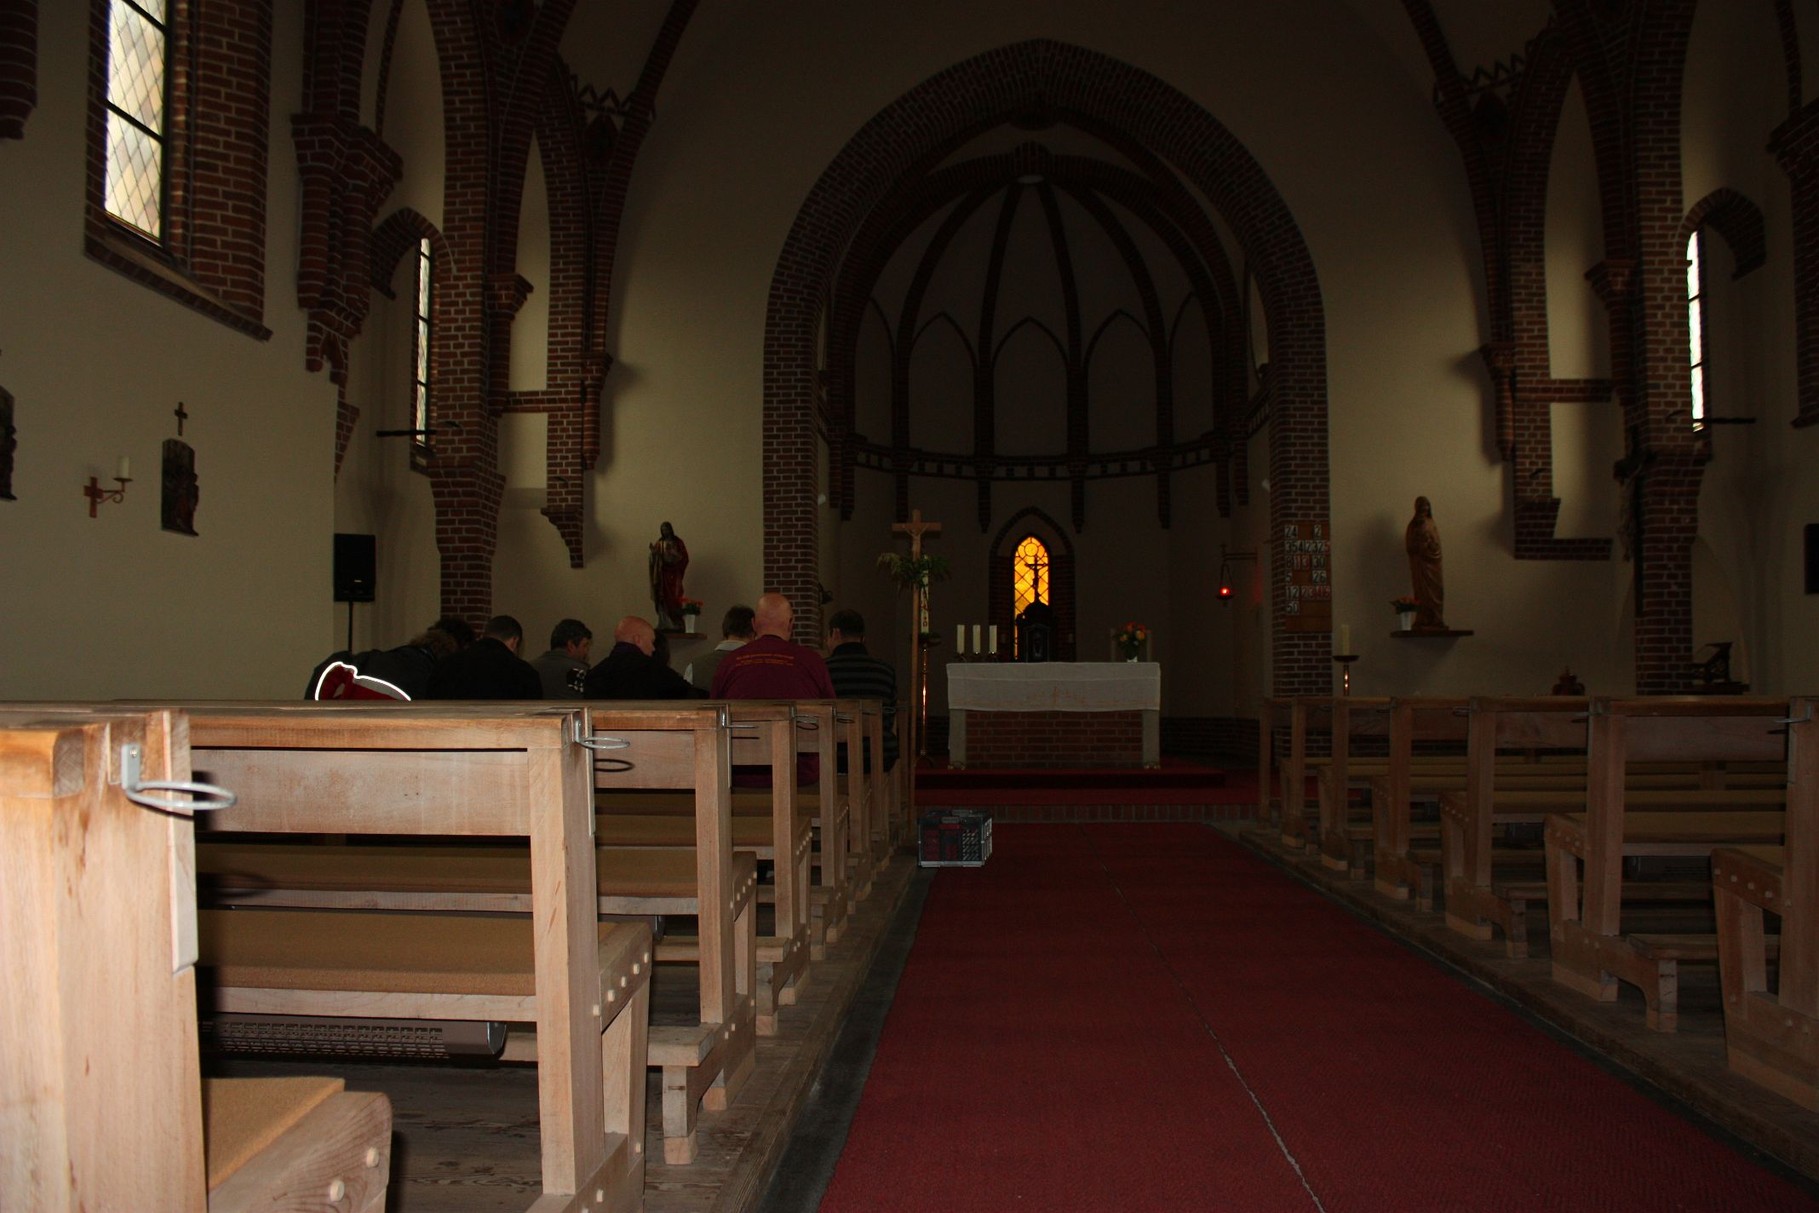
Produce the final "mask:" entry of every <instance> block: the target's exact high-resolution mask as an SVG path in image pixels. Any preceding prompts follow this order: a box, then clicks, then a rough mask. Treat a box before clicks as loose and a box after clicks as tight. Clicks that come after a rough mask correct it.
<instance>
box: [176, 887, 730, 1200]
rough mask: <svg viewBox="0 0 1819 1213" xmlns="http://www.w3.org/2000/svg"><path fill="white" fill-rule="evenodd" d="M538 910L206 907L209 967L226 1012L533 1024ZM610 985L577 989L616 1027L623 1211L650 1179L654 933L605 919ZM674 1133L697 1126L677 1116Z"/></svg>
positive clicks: (611, 1129) (606, 1084)
mask: <svg viewBox="0 0 1819 1213" xmlns="http://www.w3.org/2000/svg"><path fill="white" fill-rule="evenodd" d="M534 931H535V926H534V924H533V922H532V920H531V919H530V918H528V917H515V916H514V917H508V916H503V915H486V914H399V913H382V912H375V911H366V910H350V911H339V910H265V909H251V908H244V907H235V908H231V909H211V910H203V911H201V912H200V913H199V914H198V916H197V939H198V943H199V964H200V965H201V967H202V969H203V970H204V972H205V973H206V974H207V976H208V977H209V978H210V979H211V982H212V984H211V986H210V988H209V997H210V999H211V1000H212V1004H213V1006H214V1008H215V1009H216V1010H217V1011H220V1012H222V1013H224V1014H248V1015H300V1016H338V1017H339V1016H345V1017H359V1018H370V1019H444V1020H471V1021H499V1022H504V1023H517V1024H528V1023H534V1022H535V1021H536V1017H537V1007H536V1004H537V974H536V967H535V964H534V962H533V956H534V952H533V947H532V938H533V934H534ZM596 931H597V946H598V955H599V973H600V977H599V984H598V985H597V986H596V987H595V988H592V989H587V990H578V991H576V992H575V997H576V998H577V999H579V1000H580V1001H581V1002H582V1003H583V1004H584V1005H585V1006H586V1008H587V1010H586V1014H588V1015H590V1016H591V1017H592V1018H593V1020H594V1021H595V1026H596V1028H597V1030H598V1031H600V1032H601V1033H602V1034H604V1036H605V1038H606V1044H605V1049H604V1055H605V1058H606V1063H605V1065H604V1066H603V1067H602V1069H603V1073H602V1074H600V1075H598V1076H596V1078H595V1081H596V1082H597V1083H599V1084H600V1090H599V1091H598V1092H597V1093H596V1096H595V1097H597V1098H599V1099H600V1100H601V1101H602V1103H603V1105H604V1107H605V1110H606V1124H607V1127H608V1141H607V1143H606V1162H605V1165H604V1166H603V1168H602V1169H601V1171H600V1172H599V1178H597V1179H596V1181H595V1182H597V1183H598V1184H600V1185H601V1186H603V1187H605V1188H611V1189H613V1190H614V1191H615V1193H616V1197H615V1199H614V1201H613V1202H611V1204H610V1207H614V1208H635V1207H637V1202H638V1200H639V1193H641V1192H642V1189H643V1177H644V1082H643V1074H644V1068H645V1067H644V1065H643V1064H640V1062H641V1061H644V1060H645V1059H646V1058H647V1057H648V1043H647V1042H648V1035H647V1033H648V1031H649V1014H650V971H651V960H652V955H651V933H650V928H649V926H648V925H646V924H644V923H622V922H603V923H599V924H598V925H597V927H596ZM665 1129H666V1137H667V1136H669V1135H671V1134H670V1132H669V1131H670V1130H671V1129H673V1130H674V1132H675V1134H676V1135H681V1136H687V1135H690V1134H692V1133H693V1131H694V1126H693V1125H692V1124H687V1125H675V1126H671V1125H667V1124H666V1126H665Z"/></svg>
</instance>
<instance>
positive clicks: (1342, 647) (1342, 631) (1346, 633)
mask: <svg viewBox="0 0 1819 1213" xmlns="http://www.w3.org/2000/svg"><path fill="white" fill-rule="evenodd" d="M1339 651H1340V652H1341V653H1350V652H1351V651H1352V625H1351V624H1349V623H1342V624H1340V625H1339Z"/></svg>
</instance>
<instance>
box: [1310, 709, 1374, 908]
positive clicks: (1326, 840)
mask: <svg viewBox="0 0 1819 1213" xmlns="http://www.w3.org/2000/svg"><path fill="white" fill-rule="evenodd" d="M1328 702H1329V703H1330V706H1329V709H1328V710H1329V712H1330V713H1331V722H1332V725H1331V736H1332V750H1331V753H1330V755H1329V756H1328V758H1327V760H1326V761H1325V762H1323V763H1318V764H1315V770H1314V775H1315V782H1316V792H1317V798H1318V801H1319V806H1320V808H1319V823H1320V825H1319V835H1320V862H1321V864H1322V865H1324V866H1325V867H1328V868H1332V869H1334V870H1336V871H1340V872H1349V873H1350V874H1351V875H1353V876H1362V875H1364V873H1363V871H1362V870H1361V868H1360V866H1359V864H1358V863H1357V861H1356V859H1355V858H1354V848H1353V846H1352V840H1351V837H1350V836H1349V835H1348V834H1347V832H1346V827H1347V826H1348V825H1349V824H1350V823H1349V821H1348V820H1347V815H1348V812H1349V809H1350V796H1351V790H1352V780H1353V776H1352V771H1351V764H1352V738H1354V737H1383V738H1386V739H1387V738H1388V736H1389V731H1390V715H1389V707H1390V701H1389V699H1387V698H1365V697H1363V696H1358V697H1352V696H1347V695H1336V696H1334V697H1333V698H1332V699H1331V700H1330V701H1328Z"/></svg>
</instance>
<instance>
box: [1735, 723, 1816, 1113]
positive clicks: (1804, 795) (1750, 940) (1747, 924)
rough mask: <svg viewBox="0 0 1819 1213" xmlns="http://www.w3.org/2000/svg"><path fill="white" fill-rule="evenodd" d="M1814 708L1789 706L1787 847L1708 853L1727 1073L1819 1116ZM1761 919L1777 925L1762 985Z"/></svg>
mask: <svg viewBox="0 0 1819 1213" xmlns="http://www.w3.org/2000/svg"><path fill="white" fill-rule="evenodd" d="M1816 706H1819V701H1815V700H1813V699H1795V700H1793V701H1792V702H1791V703H1790V704H1789V705H1788V708H1789V710H1788V716H1789V724H1788V738H1787V751H1788V752H1787V790H1788V803H1787V820H1786V831H1787V838H1786V844H1785V846H1782V847H1775V846H1757V847H1747V848H1731V847H1725V848H1720V849H1718V850H1716V851H1714V852H1712V892H1713V900H1714V903H1715V905H1716V909H1717V915H1718V969H1719V980H1720V983H1721V985H1722V987H1723V991H1724V1043H1725V1051H1726V1054H1727V1055H1728V1056H1729V1059H1730V1066H1731V1069H1733V1070H1735V1071H1736V1072H1737V1073H1739V1074H1741V1075H1743V1076H1744V1077H1746V1078H1748V1079H1750V1080H1751V1081H1753V1082H1756V1083H1759V1084H1761V1085H1762V1086H1765V1087H1767V1088H1768V1089H1769V1090H1771V1091H1774V1092H1776V1093H1778V1094H1780V1095H1783V1096H1785V1097H1787V1098H1788V1099H1791V1100H1793V1101H1794V1102H1795V1103H1797V1104H1799V1105H1801V1106H1802V1107H1804V1108H1807V1109H1808V1110H1810V1111H1819V912H1816V911H1815V909H1814V899H1815V897H1819V713H1816V712H1815V707H1816ZM1766 914H1774V915H1778V916H1779V917H1780V919H1781V932H1780V935H1779V936H1778V939H1779V943H1780V967H1779V970H1778V972H1777V974H1776V985H1775V989H1774V990H1773V991H1771V990H1770V989H1769V983H1768V961H1769V947H1768V943H1769V936H1768V935H1767V934H1766V932H1765V929H1764V921H1763V919H1764V917H1765V915H1766Z"/></svg>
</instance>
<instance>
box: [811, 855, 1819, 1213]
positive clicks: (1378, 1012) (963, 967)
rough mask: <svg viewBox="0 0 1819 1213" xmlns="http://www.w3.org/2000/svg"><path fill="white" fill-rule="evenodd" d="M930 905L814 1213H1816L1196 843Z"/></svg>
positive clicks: (1403, 959) (1051, 864)
mask: <svg viewBox="0 0 1819 1213" xmlns="http://www.w3.org/2000/svg"><path fill="white" fill-rule="evenodd" d="M993 846H994V853H993V856H992V859H991V862H990V863H989V864H988V865H987V866H986V867H985V868H984V869H981V870H978V871H971V870H966V871H948V872H943V873H941V875H940V877H939V878H938V879H937V881H936V882H935V886H934V889H933V890H932V892H931V894H930V897H929V901H928V905H927V908H926V909H925V911H924V913H923V917H922V922H921V925H920V928H919V930H918V934H917V939H916V944H915V949H914V951H913V952H912V953H911V955H910V959H909V963H908V966H907V968H906V969H905V971H904V974H903V978H902V981H901V984H900V985H899V988H898V991H897V996H896V1002H895V1004H894V1005H893V1007H892V1009H891V1013H890V1017H889V1020H888V1021H887V1023H886V1025H885V1031H884V1036H883V1039H882V1040H881V1041H880V1042H879V1045H878V1052H877V1057H876V1060H875V1061H874V1063H873V1066H872V1071H871V1077H870V1080H869V1082H868V1083H867V1086H866V1090H865V1095H864V1098H863V1099H862V1101H861V1103H860V1107H859V1111H858V1113H857V1115H856V1116H855V1117H854V1120H853V1124H852V1128H851V1132H850V1135H849V1136H848V1139H847V1144H846V1148H845V1151H844V1153H843V1154H842V1155H841V1158H840V1163H839V1166H838V1167H837V1169H836V1170H835V1173H834V1177H833V1180H832V1182H831V1183H830V1184H829V1187H828V1190H827V1195H826V1198H825V1200H824V1201H823V1203H822V1206H821V1207H822V1209H823V1210H827V1211H829V1213H844V1211H848V1210H850V1211H853V1213H860V1211H864V1210H964V1209H976V1210H988V1209H989V1210H1006V1209H1019V1208H1021V1209H1031V1210H1063V1209H1108V1210H1167V1209H1182V1210H1212V1209H1219V1210H1245V1211H1248V1210H1291V1209H1292V1210H1326V1211H1330V1213H1353V1211H1356V1213H1365V1211H1370V1213H1378V1211H1395V1213H1402V1211H1414V1210H1509V1211H1511V1213H1529V1211H1533V1210H1598V1211H1599V1213H1621V1211H1624V1210H1636V1211H1638V1213H1641V1211H1643V1210H1648V1211H1650V1213H1654V1211H1657V1210H1667V1209H1684V1210H1719V1209H1739V1210H1744V1209H1747V1210H1751V1211H1752V1213H1756V1211H1766V1210H1792V1209H1803V1210H1814V1209H1819V1202H1814V1201H1812V1200H1811V1199H1809V1198H1808V1197H1807V1196H1805V1195H1804V1194H1803V1193H1802V1192H1801V1191H1800V1190H1799V1189H1798V1188H1796V1187H1794V1186H1793V1185H1792V1184H1789V1183H1787V1182H1785V1181H1783V1180H1782V1179H1780V1178H1779V1177H1777V1176H1775V1175H1773V1174H1771V1173H1770V1172H1768V1171H1765V1170H1763V1169H1761V1168H1759V1167H1757V1166H1755V1165H1754V1164H1752V1163H1750V1162H1749V1161H1747V1160H1746V1159H1744V1158H1743V1157H1742V1156H1741V1155H1739V1154H1737V1153H1735V1152H1734V1151H1732V1150H1730V1149H1729V1148H1728V1147H1726V1146H1724V1145H1722V1144H1721V1143H1719V1142H1717V1141H1715V1140H1713V1139H1712V1138H1710V1137H1708V1136H1707V1135H1705V1134H1704V1133H1702V1132H1701V1131H1699V1130H1698V1129H1696V1128H1694V1127H1693V1126H1692V1125H1690V1124H1688V1123H1687V1122H1685V1121H1683V1120H1681V1119H1680V1118H1678V1117H1676V1116H1675V1115H1674V1114H1673V1113H1671V1112H1670V1111H1668V1110H1666V1109H1664V1108H1662V1107H1660V1106H1659V1105H1657V1104H1655V1103H1653V1102H1652V1101H1650V1100H1649V1099H1648V1098H1646V1097H1645V1096H1643V1095H1641V1094H1639V1093H1638V1092H1636V1091H1635V1090H1633V1089H1631V1088H1630V1087H1628V1086H1627V1085H1625V1084H1624V1083H1623V1082H1622V1081H1620V1080H1618V1079H1616V1078H1614V1077H1612V1076H1611V1075H1609V1074H1607V1073H1606V1072H1605V1071H1603V1070H1601V1069H1599V1068H1598V1067H1597V1066H1596V1065H1594V1064H1593V1063H1591V1062H1590V1061H1588V1060H1586V1059H1584V1058H1582V1057H1580V1056H1579V1055H1577V1054H1575V1053H1573V1052H1572V1051H1570V1050H1569V1049H1567V1048H1565V1047H1563V1046H1561V1045H1559V1044H1558V1043H1556V1042H1555V1041H1554V1040H1552V1039H1551V1038H1549V1037H1547V1036H1545V1035H1543V1034H1542V1033H1540V1032H1539V1031H1537V1030H1536V1029H1534V1028H1532V1027H1530V1026H1529V1025H1528V1024H1526V1023H1525V1022H1524V1021H1522V1020H1521V1019H1519V1018H1517V1017H1516V1016H1515V1015H1513V1014H1511V1013H1510V1012H1508V1011H1506V1010H1504V1009H1502V1008H1501V1007H1498V1006H1497V1005H1495V1004H1493V1003H1492V1002H1490V1001H1489V1000H1487V999H1486V998H1484V997H1481V996H1480V995H1478V994H1476V993H1474V992H1473V991H1472V990H1470V989H1469V988H1468V987H1466V986H1465V985H1463V984H1462V983H1461V982H1459V981H1456V980H1455V979H1453V978H1451V977H1449V976H1448V975H1447V974H1446V973H1444V972H1442V971H1441V970H1439V969H1437V968H1435V967H1434V966H1433V965H1431V964H1429V963H1427V962H1426V961H1424V960H1422V959H1421V958H1420V957H1418V956H1415V955H1413V954H1411V953H1409V952H1408V951H1406V950H1404V949H1403V948H1402V947H1400V946H1399V945H1397V944H1396V943H1394V942H1392V941H1391V940H1389V939H1387V938H1386V937H1384V936H1382V935H1380V934H1378V933H1377V932H1376V931H1374V930H1373V929H1371V928H1370V927H1368V926H1366V925H1364V924H1363V923H1360V922H1358V921H1357V920H1355V919H1353V918H1352V917H1350V916H1349V915H1348V914H1346V913H1345V912H1344V911H1343V910H1340V909H1338V908H1337V907H1335V906H1332V905H1331V904H1329V903H1327V902H1326V901H1324V900H1322V899H1321V898H1320V897H1319V896H1318V895H1316V894H1314V893H1313V892H1311V891H1309V890H1307V889H1305V888H1303V887H1302V886H1300V885H1298V884H1296V883H1295V882H1293V881H1292V880H1290V879H1289V878H1288V877H1286V876H1284V875H1282V874H1280V873H1278V872H1276V871H1274V870H1273V869H1271V868H1270V867H1269V866H1268V865H1267V864H1265V863H1263V862H1262V861H1261V860H1258V859H1256V858H1254V857H1253V856H1251V855H1249V854H1247V853H1246V852H1244V851H1243V850H1241V849H1240V848H1239V847H1238V846H1236V845H1235V844H1233V843H1230V842H1228V841H1227V840H1225V839H1224V838H1222V837H1221V836H1219V835H1218V834H1216V833H1215V832H1214V831H1212V830H1210V829H1208V828H1206V827H1204V826H1197V825H1175V824H1160V825H1088V826H1080V825H1053V826H1041V825H1024V826H1005V827H1000V828H998V829H995V830H994V838H993Z"/></svg>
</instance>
